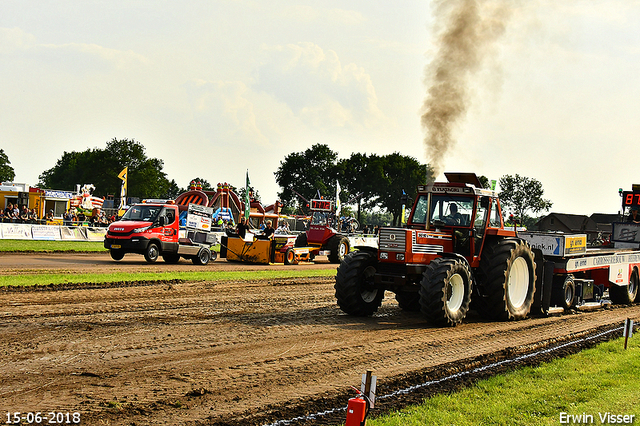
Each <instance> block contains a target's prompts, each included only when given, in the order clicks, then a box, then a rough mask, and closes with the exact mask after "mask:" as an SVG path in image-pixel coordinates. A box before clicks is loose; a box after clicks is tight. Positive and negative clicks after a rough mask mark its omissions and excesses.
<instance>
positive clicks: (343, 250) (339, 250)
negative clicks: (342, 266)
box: [338, 243, 347, 256]
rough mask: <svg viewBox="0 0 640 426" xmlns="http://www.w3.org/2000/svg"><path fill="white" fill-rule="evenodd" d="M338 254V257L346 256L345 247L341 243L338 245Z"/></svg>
mask: <svg viewBox="0 0 640 426" xmlns="http://www.w3.org/2000/svg"><path fill="white" fill-rule="evenodd" d="M338 253H339V254H340V256H344V255H345V254H347V245H346V244H345V243H341V244H340V248H339V249H338Z"/></svg>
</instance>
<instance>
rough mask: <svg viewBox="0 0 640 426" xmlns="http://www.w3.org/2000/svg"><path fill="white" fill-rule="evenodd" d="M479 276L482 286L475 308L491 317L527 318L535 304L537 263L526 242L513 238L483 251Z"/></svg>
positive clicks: (497, 318) (493, 244)
mask: <svg viewBox="0 0 640 426" xmlns="http://www.w3.org/2000/svg"><path fill="white" fill-rule="evenodd" d="M478 278H479V281H480V284H481V285H482V288H481V289H480V292H479V293H478V294H476V296H477V297H476V301H475V302H477V303H474V307H476V309H477V310H478V312H479V313H480V315H482V316H483V317H485V318H487V319H491V320H498V321H506V320H521V319H524V318H526V317H527V315H528V314H529V311H530V310H531V305H532V303H533V296H534V293H535V282H536V264H535V261H534V257H533V251H532V250H531V246H529V244H528V243H527V242H526V241H523V240H520V239H516V238H509V239H502V240H498V241H495V242H493V243H490V244H489V246H488V247H486V248H485V249H484V252H483V253H482V259H481V260H480V271H479V274H478Z"/></svg>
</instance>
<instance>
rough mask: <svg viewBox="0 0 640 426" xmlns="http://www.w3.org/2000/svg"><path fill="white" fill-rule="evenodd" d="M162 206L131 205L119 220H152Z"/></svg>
mask: <svg viewBox="0 0 640 426" xmlns="http://www.w3.org/2000/svg"><path fill="white" fill-rule="evenodd" d="M160 210H162V206H144V205H141V206H131V207H130V208H129V210H127V211H126V213H125V214H124V215H123V216H122V219H121V220H142V221H145V222H153V221H155V220H156V218H157V217H158V213H160Z"/></svg>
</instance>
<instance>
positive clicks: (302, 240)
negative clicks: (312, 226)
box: [293, 232, 308, 247]
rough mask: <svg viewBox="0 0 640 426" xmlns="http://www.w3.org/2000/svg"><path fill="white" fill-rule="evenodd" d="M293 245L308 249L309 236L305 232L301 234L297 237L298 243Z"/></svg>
mask: <svg viewBox="0 0 640 426" xmlns="http://www.w3.org/2000/svg"><path fill="white" fill-rule="evenodd" d="M293 245H294V246H295V247H306V246H307V245H308V243H307V234H305V233H304V232H303V233H302V234H299V235H298V236H297V237H296V242H295V243H294V244H293Z"/></svg>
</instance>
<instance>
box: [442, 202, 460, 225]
mask: <svg viewBox="0 0 640 426" xmlns="http://www.w3.org/2000/svg"><path fill="white" fill-rule="evenodd" d="M449 210H450V212H449V214H448V215H447V216H445V222H446V223H448V224H450V225H460V224H461V223H462V215H461V214H460V213H458V205H457V204H456V203H451V204H450V205H449Z"/></svg>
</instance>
